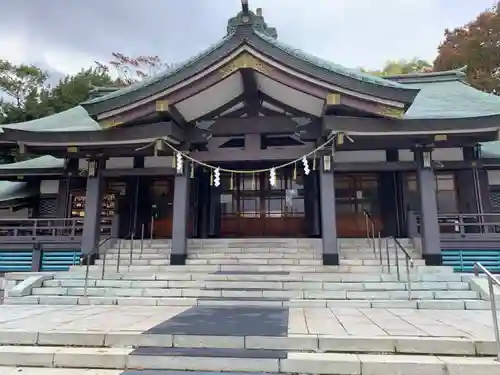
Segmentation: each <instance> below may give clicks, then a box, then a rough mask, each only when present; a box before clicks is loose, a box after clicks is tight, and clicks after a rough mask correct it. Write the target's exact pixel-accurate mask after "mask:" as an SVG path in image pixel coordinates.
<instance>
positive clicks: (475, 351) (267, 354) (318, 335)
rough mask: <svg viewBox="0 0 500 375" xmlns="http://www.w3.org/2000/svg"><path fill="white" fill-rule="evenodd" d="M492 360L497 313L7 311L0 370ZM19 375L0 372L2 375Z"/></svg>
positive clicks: (323, 367) (394, 368)
mask: <svg viewBox="0 0 500 375" xmlns="http://www.w3.org/2000/svg"><path fill="white" fill-rule="evenodd" d="M494 354H495V343H494V338H493V330H492V322H491V314H490V312H489V311H475V312H472V311H441V310H426V311H424V310H412V309H383V308H378V309H362V308H348V309H341V308H284V307H281V308H267V309H266V308H249V307H240V308H239V307H235V306H230V307H227V308H214V307H203V306H177V307H171V306H168V307H167V306H165V307H149V306H123V307H122V306H9V305H4V306H1V307H0V365H4V366H30V367H47V368H50V367H64V369H65V370H66V369H69V368H78V369H75V370H74V371H69V370H67V371H68V372H65V373H64V374H69V375H71V374H74V375H79V374H85V375H90V374H94V375H101V374H107V375H118V374H124V375H138V374H141V373H142V374H143V375H146V374H147V373H146V372H141V371H142V370H146V369H150V370H154V369H169V370H179V371H202V372H205V371H210V372H220V371H231V372H245V373H256V372H267V373H277V372H280V373H313V374H316V373H318V374H319V373H321V374H335V375H340V374H358V375H363V374H366V375H368V374H375V375H379V374H380V375H386V374H389V375H391V374H405V375H407V374H420V373H425V374H426V375H445V374H446V375H462V374H464V373H467V374H468V375H471V374H472V375H474V374H480V375H490V374H491V375H498V373H499V371H500V363H499V362H495V361H494V360H493V358H492V357H491V356H493V355H494ZM479 356H480V357H479ZM82 367H89V368H96V369H109V370H112V371H111V372H109V373H106V372H98V371H94V370H92V371H94V372H92V371H90V370H89V371H88V372H84V370H82V369H81V368H82ZM126 369H128V370H127V371H128V372H125V371H126ZM120 370H121V371H123V372H119V371H120ZM133 370H137V371H138V372H133ZM2 371H4V372H2ZM15 371H16V369H15V368H12V367H11V368H7V367H6V368H4V369H2V368H0V374H2V375H4V373H5V375H10V374H14V373H16V372H15ZM30 371H31V372H30ZM21 372H22V373H23V374H33V375H35V374H40V375H59V374H62V373H61V372H57V371H53V372H51V370H49V369H40V372H36V371H35V369H33V368H30V369H29V370H28V371H27V372H26V373H25V372H24V370H23V371H21ZM18 373H19V372H18ZM165 373H168V372H165ZM165 373H164V372H159V373H158V375H160V374H165Z"/></svg>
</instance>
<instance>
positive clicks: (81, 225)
mask: <svg viewBox="0 0 500 375" xmlns="http://www.w3.org/2000/svg"><path fill="white" fill-rule="evenodd" d="M499 129H500V98H498V97H496V96H494V95H490V94H486V93H483V92H480V91H478V90H476V89H474V88H472V87H471V86H470V85H468V84H467V82H466V77H465V74H464V72H463V70H460V69H459V70H453V71H444V72H428V73H425V72H422V73H413V74H406V75H400V76H389V77H383V78H381V77H376V76H373V75H370V74H367V73H363V72H360V71H357V70H352V69H348V68H344V67H342V66H339V65H337V64H335V63H332V62H329V61H325V60H323V59H320V58H317V57H314V56H311V55H309V54H307V53H305V52H302V51H300V50H298V49H296V48H294V47H293V46H289V45H287V44H285V43H283V42H281V41H280V40H279V38H278V30H276V29H275V28H273V27H271V26H270V25H269V24H268V23H267V21H266V20H265V18H264V14H263V11H262V10H261V9H257V10H256V11H255V12H254V11H252V10H250V9H249V8H248V4H247V3H246V2H243V7H242V10H241V11H240V12H239V13H238V14H237V15H236V16H234V17H233V18H231V19H229V21H228V23H227V28H226V33H225V35H223V37H222V39H221V40H220V41H219V42H218V43H216V44H214V45H212V46H209V47H208V48H207V49H206V50H204V51H202V52H200V53H199V54H198V55H196V56H194V57H192V58H191V59H189V60H188V61H186V62H185V63H183V64H181V65H178V66H176V67H175V68H172V69H169V70H167V71H165V72H162V73H160V74H158V75H156V76H154V77H152V78H149V79H146V80H144V81H143V82H140V83H136V84H133V85H131V86H128V87H124V88H119V87H104V88H95V89H94V90H93V92H92V97H90V98H89V99H88V100H86V101H85V102H83V103H81V105H80V106H77V107H75V108H72V109H70V110H68V111H65V112H62V113H58V114H55V115H52V116H49V117H46V118H42V119H39V120H33V121H28V122H25V123H17V124H11V125H6V126H3V127H2V133H1V134H0V142H1V145H2V147H3V148H4V149H7V150H9V149H16V150H19V152H20V153H21V154H26V155H30V159H29V160H26V161H22V162H18V163H14V164H8V165H2V166H0V178H1V179H3V180H4V181H3V183H4V184H8V185H5V190H6V191H8V192H9V194H10V196H11V197H13V198H12V199H11V198H9V199H7V198H6V199H4V201H5V200H9V202H12V201H16V202H17V203H18V202H19V201H22V200H23V199H24V200H26V199H28V202H29V203H26V201H23V202H24V203H22V207H23V208H25V207H26V205H28V207H29V211H23V212H29V213H27V214H26V216H25V217H24V216H22V215H19V216H16V217H17V218H20V219H23V220H25V219H42V218H43V219H49V218H53V219H58V220H62V221H63V222H64V223H65V224H64V225H67V223H69V222H70V223H71V226H74V227H75V231H74V233H73V234H74V235H75V236H76V237H77V238H78V239H79V240H81V248H82V252H83V253H84V254H85V253H89V252H91V251H92V249H93V248H94V247H95V246H96V244H97V243H98V242H99V240H100V239H102V238H103V237H104V236H106V235H108V234H109V233H110V231H111V230H114V231H115V232H113V233H115V235H116V236H117V237H119V238H131V237H132V238H142V239H144V238H149V239H162V238H164V239H171V240H172V255H171V262H172V264H184V262H185V258H186V251H187V250H186V249H187V240H188V239H189V238H199V239H206V238H318V239H321V243H322V252H323V263H324V264H325V265H336V264H338V263H339V246H338V239H339V238H363V237H367V236H370V234H369V233H367V231H368V232H370V233H372V234H373V235H375V236H377V235H378V236H381V237H388V236H394V237H398V238H405V237H414V236H418V237H419V238H420V241H421V247H422V255H423V258H424V259H425V261H426V262H427V264H429V265H439V264H441V263H442V255H441V249H442V245H441V242H442V239H443V235H445V236H446V235H449V234H450V233H451V234H457V233H456V230H455V229H454V227H453V226H450V225H447V226H446V220H444V219H443V220H442V217H441V216H442V215H444V216H446V215H450V214H452V215H455V216H456V215H460V214H465V213H466V214H470V215H472V214H477V215H483V214H484V213H488V212H490V211H491V202H490V196H489V190H488V189H489V187H488V173H489V172H491V171H494V170H495V169H496V168H495V167H494V166H491V167H489V166H488V162H487V160H485V159H484V158H482V155H481V148H482V147H483V145H489V144H490V143H489V142H494V141H497V140H498V130H499ZM7 181H9V182H7ZM33 197H35V199H32V198H33ZM17 203H16V204H17ZM14 210H15V211H17V209H16V208H15V207H14ZM440 215H441V216H440ZM455 216H453V217H455ZM7 218H8V219H9V220H11V221H12V220H14V219H10V218H9V217H7ZM474 220H476V221H478V219H477V217H476V219H474ZM481 220H483V219H481ZM443 222H444V223H445V226H443ZM452 223H455V224H456V220H455V219H453V220H452ZM455 224H453V225H455ZM476 229H477V228H476ZM480 232H481V233H483V232H485V231H483V229H480ZM8 233H9V234H10V233H11V232H8ZM16 233H17V232H16ZM61 233H62V232H58V233H57V235H56V237H58V238H59V237H62V238H64V235H62V234H61ZM35 237H36V236H35Z"/></svg>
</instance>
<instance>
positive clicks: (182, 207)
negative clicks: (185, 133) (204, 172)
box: [170, 163, 191, 266]
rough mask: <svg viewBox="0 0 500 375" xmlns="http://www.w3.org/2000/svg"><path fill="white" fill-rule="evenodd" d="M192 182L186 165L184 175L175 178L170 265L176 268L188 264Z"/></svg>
mask: <svg viewBox="0 0 500 375" xmlns="http://www.w3.org/2000/svg"><path fill="white" fill-rule="evenodd" d="M190 181H191V179H190V178H189V165H188V164H187V163H186V165H185V167H184V171H183V174H182V175H179V174H178V175H177V176H175V187H174V205H173V208H174V213H173V223H172V252H171V254H170V264H171V265H174V266H177V265H184V264H186V256H187V229H188V227H187V224H188V216H189V197H190V193H189V187H190V186H189V185H190Z"/></svg>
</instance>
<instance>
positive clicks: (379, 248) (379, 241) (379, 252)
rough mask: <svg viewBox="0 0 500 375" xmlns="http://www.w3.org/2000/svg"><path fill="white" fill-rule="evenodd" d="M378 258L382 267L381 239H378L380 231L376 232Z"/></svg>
mask: <svg viewBox="0 0 500 375" xmlns="http://www.w3.org/2000/svg"><path fill="white" fill-rule="evenodd" d="M378 256H379V258H380V265H382V263H383V262H382V238H381V237H380V231H379V232H378Z"/></svg>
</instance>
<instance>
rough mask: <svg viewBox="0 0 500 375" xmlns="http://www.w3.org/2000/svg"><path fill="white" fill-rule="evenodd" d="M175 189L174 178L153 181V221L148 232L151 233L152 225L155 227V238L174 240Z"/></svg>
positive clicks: (151, 191)
mask: <svg viewBox="0 0 500 375" xmlns="http://www.w3.org/2000/svg"><path fill="white" fill-rule="evenodd" d="M174 188H175V186H174V180H173V179H172V178H153V179H152V180H151V185H150V196H151V202H152V207H151V211H152V212H151V216H152V219H151V221H150V223H149V225H148V232H149V233H151V225H153V230H152V233H153V238H172V220H173V201H174ZM139 202H140V199H139Z"/></svg>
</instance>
